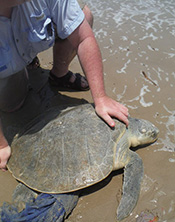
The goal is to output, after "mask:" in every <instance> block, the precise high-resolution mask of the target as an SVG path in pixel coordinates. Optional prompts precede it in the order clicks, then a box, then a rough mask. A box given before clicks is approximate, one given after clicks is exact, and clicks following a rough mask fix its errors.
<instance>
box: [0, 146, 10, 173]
mask: <svg viewBox="0 0 175 222" xmlns="http://www.w3.org/2000/svg"><path fill="white" fill-rule="evenodd" d="M10 155H11V148H10V146H6V147H4V148H1V149H0V169H2V171H6V170H7V168H6V164H7V161H8V159H9V157H10Z"/></svg>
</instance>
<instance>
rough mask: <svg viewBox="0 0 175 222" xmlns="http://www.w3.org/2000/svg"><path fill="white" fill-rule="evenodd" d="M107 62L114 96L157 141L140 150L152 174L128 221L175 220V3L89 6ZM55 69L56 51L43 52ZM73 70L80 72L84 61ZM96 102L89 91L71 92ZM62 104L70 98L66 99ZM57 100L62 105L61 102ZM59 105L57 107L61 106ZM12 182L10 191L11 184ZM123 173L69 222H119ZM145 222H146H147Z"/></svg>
mask: <svg viewBox="0 0 175 222" xmlns="http://www.w3.org/2000/svg"><path fill="white" fill-rule="evenodd" d="M86 2H87V4H88V6H89V7H90V9H91V11H92V12H93V14H94V28H93V30H94V33H95V35H96V38H97V40H98V43H99V46H100V49H101V52H102V57H103V63H104V77H105V86H106V91H107V93H108V95H110V96H111V97H112V98H113V99H116V100H117V101H119V102H121V103H123V104H125V105H126V106H127V107H128V108H129V112H130V115H131V116H132V117H137V118H144V119H148V120H150V121H152V122H153V123H154V124H155V125H156V126H157V127H158V128H159V130H160V135H159V139H158V140H157V142H156V143H154V144H152V145H150V146H148V147H146V148H142V149H139V150H137V151H136V152H137V153H138V154H139V155H140V156H141V158H142V159H143V163H144V171H145V176H144V180H143V183H142V188H141V194H140V198H139V201H138V203H137V206H136V208H135V209H134V211H133V212H132V214H131V215H130V216H129V217H128V218H126V219H125V220H124V222H135V221H137V219H138V218H139V215H141V214H142V213H143V212H146V211H147V210H148V211H149V212H151V213H152V214H153V215H154V216H155V217H156V216H157V217H158V218H159V221H161V222H173V221H175V189H174V184H175V173H174V172H175V96H174V85H175V65H174V64H175V1H174V0H170V1H165V0H157V1H154V0H150V1H149V0H144V1H139V0H128V1H124V0H117V1H116V0H100V1H99V0H98V1H97V0H93V1H92V0H87V1H86ZM40 59H41V64H42V67H43V68H45V69H49V68H50V67H51V63H52V59H51V51H50V50H49V51H47V52H46V53H41V55H40ZM71 68H72V69H73V70H75V71H79V70H80V67H79V65H78V63H77V60H74V62H73V64H72V66H71ZM66 94H67V95H68V96H71V97H75V98H81V97H82V98H85V99H87V100H89V101H90V102H91V101H92V99H91V97H90V93H89V92H81V93H66ZM61 99H62V100H61V101H64V98H62V97H61ZM55 101H56V100H55ZM55 101H54V102H55ZM0 178H1V184H0V190H1V191H0V202H1V204H2V202H3V201H10V199H11V193H12V191H13V188H14V187H15V186H16V184H17V183H16V182H15V181H14V179H13V178H12V177H11V176H10V175H9V173H8V172H7V173H2V172H0ZM6 184H8V186H7V185H6ZM121 189H122V172H121V171H119V172H116V173H113V174H112V175H111V177H109V178H107V179H105V180H104V181H103V182H102V183H100V184H97V185H96V186H94V187H92V188H90V189H88V190H87V191H86V192H85V195H84V196H83V197H81V198H80V200H79V203H78V205H77V207H76V208H75V210H74V211H73V213H72V214H71V216H70V217H69V218H68V220H67V222H97V221H98V222H106V221H108V222H114V221H116V219H115V218H116V216H115V215H116V208H117V206H118V202H119V200H120V198H121ZM143 222H147V220H144V221H143Z"/></svg>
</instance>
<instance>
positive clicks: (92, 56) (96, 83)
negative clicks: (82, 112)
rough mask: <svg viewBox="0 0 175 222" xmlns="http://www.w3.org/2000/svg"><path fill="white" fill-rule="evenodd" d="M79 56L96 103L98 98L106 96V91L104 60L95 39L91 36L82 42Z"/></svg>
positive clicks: (78, 52)
mask: <svg viewBox="0 0 175 222" xmlns="http://www.w3.org/2000/svg"><path fill="white" fill-rule="evenodd" d="M77 54H78V57H79V60H80V63H81V66H82V68H83V70H84V73H85V75H86V77H87V80H88V83H89V86H90V89H91V93H92V97H93V99H94V102H96V100H97V99H98V98H101V97H103V96H105V89H104V80H103V64H102V58H101V53H100V50H99V47H98V44H97V42H96V40H95V38H94V37H93V36H89V37H87V38H86V39H85V40H84V41H83V42H81V44H80V45H79V47H78V51H77Z"/></svg>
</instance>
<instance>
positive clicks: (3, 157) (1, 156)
mask: <svg viewBox="0 0 175 222" xmlns="http://www.w3.org/2000/svg"><path fill="white" fill-rule="evenodd" d="M10 154H11V148H10V146H9V145H8V142H7V140H6V138H5V136H4V134H3V131H2V125H1V120H0V169H2V170H3V171H5V170H6V164H7V161H8V159H9V157H10Z"/></svg>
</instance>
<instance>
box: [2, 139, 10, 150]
mask: <svg viewBox="0 0 175 222" xmlns="http://www.w3.org/2000/svg"><path fill="white" fill-rule="evenodd" d="M8 146H9V144H8V142H7V140H5V139H4V141H2V142H1V143H0V149H4V148H6V147H8Z"/></svg>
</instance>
